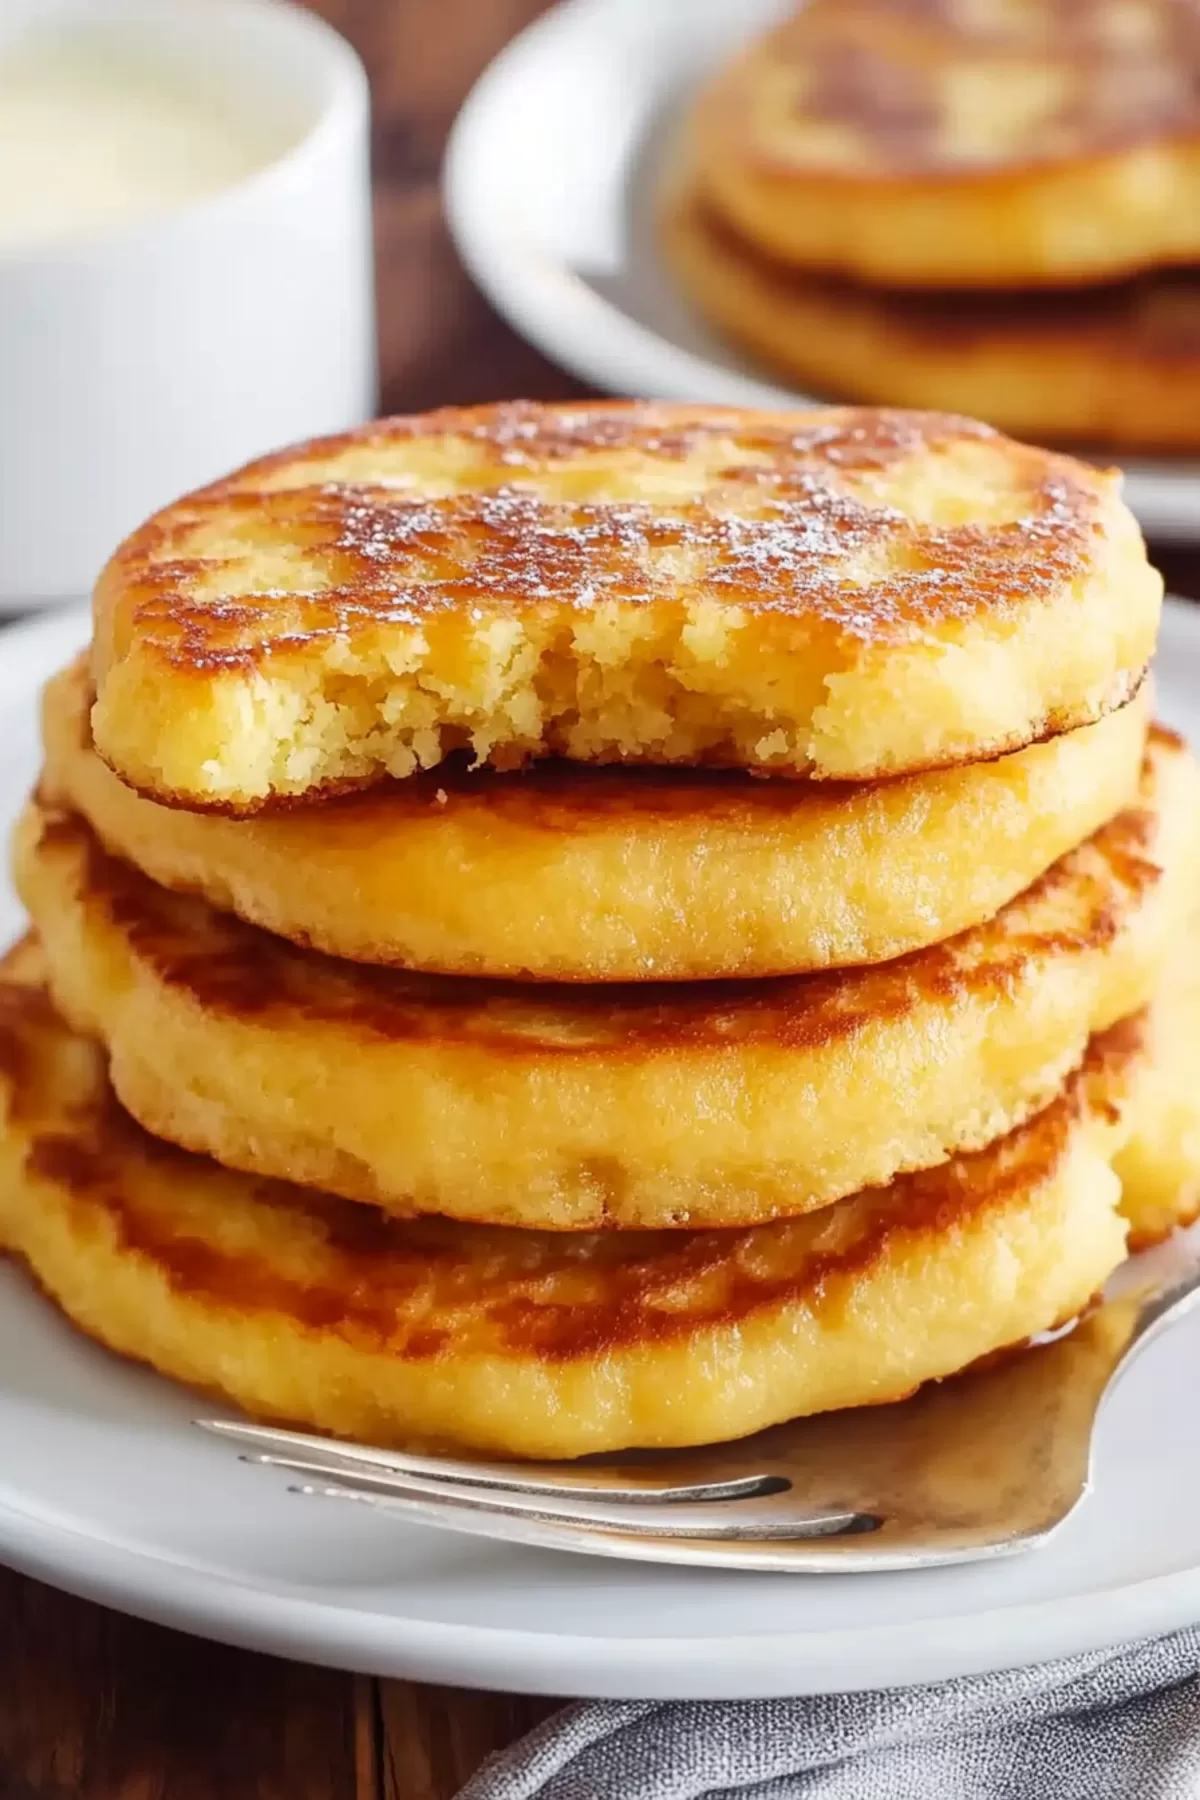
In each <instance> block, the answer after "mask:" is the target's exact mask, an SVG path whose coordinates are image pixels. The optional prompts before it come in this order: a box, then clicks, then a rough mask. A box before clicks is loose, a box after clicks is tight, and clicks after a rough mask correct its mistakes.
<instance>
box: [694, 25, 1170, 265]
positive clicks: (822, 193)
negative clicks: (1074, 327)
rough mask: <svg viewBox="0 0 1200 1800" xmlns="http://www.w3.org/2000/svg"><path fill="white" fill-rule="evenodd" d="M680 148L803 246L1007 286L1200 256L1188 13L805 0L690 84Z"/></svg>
mask: <svg viewBox="0 0 1200 1800" xmlns="http://www.w3.org/2000/svg"><path fill="white" fill-rule="evenodd" d="M689 148H690V150H691V151H692V152H693V153H694V154H695V155H696V156H697V158H698V160H699V167H700V173H701V178H702V181H703V184H704V188H705V191H706V192H707V193H708V195H709V196H710V198H711V199H712V200H713V201H714V202H715V204H716V205H717V206H718V207H719V209H720V211H721V212H722V213H723V214H724V216H725V217H726V218H728V219H729V220H730V221H731V223H733V224H735V225H736V226H737V227H738V229H739V230H740V231H741V232H742V233H743V235H744V236H746V237H748V238H749V239H750V240H751V241H752V242H753V243H756V244H758V245H759V246H760V247H761V248H763V249H764V250H768V251H770V252H772V253H773V254H775V255H777V256H780V257H782V258H783V259H784V260H785V261H787V262H790V263H792V264H794V265H795V266H797V267H800V268H805V269H811V270H822V271H825V272H828V273H837V274H842V275H848V276H852V277H854V278H856V279H859V280H863V281H868V282H881V283H885V284H894V285H896V286H899V287H929V286H933V287H951V288H954V287H963V288H966V287H1006V288H1013V287H1016V288H1020V287H1030V286H1037V285H1042V284H1047V283H1049V284H1062V285H1084V284H1087V283H1092V282H1098V281H1107V280H1112V279H1115V278H1119V277H1122V276H1125V275H1130V274H1136V273H1138V272H1139V271H1142V270H1145V269H1149V268H1159V267H1162V266H1164V265H1168V264H1186V263H1196V262H1200V13H1198V12H1197V9H1196V6H1195V4H1194V0H1094V3H1093V0H1087V3H1085V4H1082V5H1081V4H1080V0H1037V3H1036V4H1030V3H1029V0H988V3H987V4H985V5H980V4H977V3H976V0H808V4H806V5H805V6H804V7H803V8H802V9H801V10H800V11H798V12H797V13H796V14H795V16H794V17H793V18H791V19H789V20H787V21H786V22H785V23H784V24H782V25H780V26H778V27H777V28H775V29H774V30H773V31H772V32H771V33H770V34H769V35H768V36H766V37H765V38H763V39H761V40H760V41H759V42H757V43H755V44H754V45H752V46H751V47H750V48H749V50H747V51H746V52H744V53H743V54H741V55H740V56H739V57H738V58H737V59H736V60H735V61H734V62H733V63H732V64H731V65H729V66H728V67H727V68H726V69H724V70H722V71H721V72H720V73H719V74H718V75H717V76H716V78H715V80H714V81H713V82H712V83H711V84H710V85H709V86H708V88H707V89H706V90H705V91H704V92H703V93H702V95H701V97H700V99H699V101H698V103H697V105H696V109H695V112H694V115H693V118H692V120H691V129H690V145H689Z"/></svg>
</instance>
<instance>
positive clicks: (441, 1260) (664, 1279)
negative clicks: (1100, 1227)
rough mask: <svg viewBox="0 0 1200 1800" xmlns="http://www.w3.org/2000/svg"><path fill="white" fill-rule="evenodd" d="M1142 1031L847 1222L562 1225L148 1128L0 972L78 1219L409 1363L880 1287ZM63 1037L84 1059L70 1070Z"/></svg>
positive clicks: (25, 1077) (572, 1342) (1017, 1189)
mask: <svg viewBox="0 0 1200 1800" xmlns="http://www.w3.org/2000/svg"><path fill="white" fill-rule="evenodd" d="M1143 1036H1144V1031H1143V1024H1142V1021H1141V1019H1140V1018H1136V1019H1131V1020H1126V1021H1123V1022H1122V1023H1121V1024H1120V1025H1118V1026H1117V1027H1115V1028H1113V1029H1112V1030H1111V1031H1110V1032H1108V1033H1106V1034H1104V1035H1103V1036H1101V1037H1098V1038H1097V1039H1096V1040H1095V1041H1094V1043H1093V1044H1092V1046H1091V1047H1090V1049H1089V1052H1088V1056H1087V1059H1086V1061H1085V1064H1084V1066H1083V1068H1082V1069H1081V1070H1080V1071H1079V1072H1078V1073H1077V1074H1076V1075H1075V1076H1074V1077H1072V1079H1071V1081H1070V1082H1069V1083H1068V1086H1067V1088H1066V1090H1065V1092H1064V1094H1063V1095H1062V1097H1060V1099H1058V1100H1057V1101H1056V1102H1055V1103H1054V1104H1053V1105H1051V1106H1050V1107H1048V1108H1047V1109H1046V1110H1045V1111H1044V1112H1043V1113H1041V1114H1040V1115H1039V1116H1038V1117H1037V1118H1036V1119H1035V1120H1033V1121H1031V1122H1030V1123H1029V1124H1027V1125H1025V1126H1024V1127H1022V1129H1021V1130H1020V1131H1018V1132H1015V1133H1013V1134H1011V1135H1010V1136H1009V1137H1008V1138H1005V1139H1003V1140H1002V1141H1000V1142H999V1143H997V1144H995V1145H993V1146H991V1147H990V1148H989V1149H987V1150H985V1151H982V1152H979V1153H977V1154H975V1155H972V1156H963V1157H959V1158H957V1159H955V1160H954V1161H953V1162H951V1163H948V1164H946V1165H943V1166H942V1167H941V1168H939V1169H935V1170H931V1171H927V1172H925V1173H922V1174H918V1175H911V1176H906V1177H904V1178H902V1179H900V1180H898V1181H897V1182H895V1183H893V1184H892V1185H891V1186H890V1187H888V1188H883V1189H878V1190H873V1191H871V1192H869V1193H864V1194H862V1195H858V1196H855V1197H854V1198H853V1199H852V1200H850V1201H848V1202H844V1203H843V1204H842V1206H841V1208H840V1209H839V1216H838V1218H837V1219H836V1220H834V1219H832V1218H831V1217H829V1216H824V1215H823V1216H821V1217H820V1218H812V1219H808V1220H804V1221H790V1222H783V1223H777V1224H773V1225H768V1226H761V1227H757V1228H755V1229H753V1230H750V1231H740V1232H687V1233H680V1232H668V1233H646V1232H625V1233H617V1234H605V1235H601V1236H597V1237H587V1238H564V1237H562V1236H560V1235H558V1234H555V1233H550V1234H546V1233H540V1232H511V1231H504V1230H497V1229H489V1228H487V1227H482V1226H461V1225H455V1224H452V1223H449V1222H445V1221H436V1220H434V1221H430V1220H424V1221H406V1222H403V1223H401V1222H398V1221H395V1220H388V1219H386V1218H384V1217H383V1216H382V1215H381V1214H378V1213H376V1212H374V1211H373V1210H371V1209H370V1208H364V1207H359V1206H354V1205H350V1204H347V1203H345V1202H341V1201H337V1200H333V1199H331V1198H329V1197H327V1196H324V1195H315V1194H312V1193H309V1192H305V1191H302V1190H299V1189H296V1188H291V1187H288V1186H286V1185H284V1184H282V1183H274V1182H262V1181H258V1182H251V1181H248V1180H246V1179H245V1178H240V1177H238V1176H235V1175H231V1174H228V1173H226V1172H225V1171H223V1170H220V1169H218V1167H217V1166H216V1165H215V1164H207V1163H205V1162H203V1161H202V1160H201V1159H198V1158H195V1157H193V1156H190V1155H189V1154H188V1153H186V1152H184V1151H180V1150H177V1149H175V1148H173V1147H172V1146H170V1145H166V1144H164V1143H162V1142H161V1141H160V1140H158V1139H157V1138H153V1137H151V1136H149V1135H148V1134H147V1133H145V1132H143V1131H142V1130H141V1129H140V1127H138V1126H137V1125H136V1124H135V1123H134V1122H133V1121H132V1120H131V1119H130V1118H129V1116H128V1115H127V1114H126V1113H125V1112H124V1111H123V1109H122V1108H121V1107H120V1105H119V1104H118V1103H117V1101H116V1099H115V1097H114V1096H113V1094H112V1091H111V1089H110V1088H109V1086H108V1083H107V1081H106V1080H105V1079H104V1074H103V1065H102V1061H101V1059H100V1057H99V1054H98V1053H96V1052H92V1053H91V1055H90V1059H87V1058H85V1057H84V1055H83V1047H82V1045H81V1044H80V1043H79V1042H78V1041H77V1040H71V1038H70V1036H69V1034H68V1033H67V1032H66V1031H65V1028H64V1027H63V1026H62V1023H61V1021H60V1020H58V1019H57V1017H56V1015H55V1014H54V1012H53V1009H52V1008H51V1007H50V1006H49V1004H48V1002H47V1000H46V997H45V995H44V994H43V993H41V992H39V991H38V990H36V989H30V988H28V987H24V986H16V985H10V984H0V1067H3V1069H4V1070H5V1073H6V1079H7V1080H8V1082H9V1084H10V1091H11V1101H10V1107H9V1114H8V1116H9V1119H10V1121H13V1120H15V1121H18V1122H20V1123H21V1125H22V1126H23V1131H24V1144H23V1162H24V1167H25V1169H26V1171H27V1172H28V1174H29V1175H30V1176H31V1177H33V1178H34V1179H37V1180H43V1181H45V1182H47V1183H49V1184H51V1185H52V1186H53V1187H54V1188H55V1189H56V1190H57V1192H58V1193H59V1195H60V1196H66V1195H69V1196H70V1198H71V1204H72V1205H73V1206H74V1207H75V1208H76V1209H77V1212H78V1219H79V1223H80V1225H81V1227H82V1228H83V1229H85V1230H86V1229H87V1220H88V1216H89V1215H104V1217H105V1218H106V1219H107V1221H108V1222H109V1224H110V1226H111V1227H112V1229H113V1230H114V1232H115V1234H116V1238H117V1242H118V1245H119V1247H120V1249H121V1250H122V1251H125V1252H129V1253H131V1254H133V1255H134V1256H136V1257H139V1258H143V1259H146V1260H147V1261H149V1262H151V1263H153V1264H154V1265H155V1266H157V1267H158V1268H160V1269H161V1270H162V1271H163V1272H164V1273H165V1275H166V1277H167V1281H168V1284H169V1286H170V1287H171V1288H172V1289H174V1290H176V1291H180V1292H186V1293H189V1294H193V1295H199V1296H203V1297H204V1298H205V1299H206V1300H208V1301H210V1302H214V1303H217V1304H219V1305H221V1306H228V1307H230V1308H232V1309H233V1310H234V1311H235V1312H237V1313H238V1314H245V1313H248V1312H255V1311H264V1312H279V1313H282V1314H284V1315H285V1316H286V1317H287V1318H288V1319H289V1320H290V1321H292V1322H294V1323H296V1324H298V1325H301V1326H304V1327H309V1328H313V1329H319V1330H321V1331H329V1332H334V1333H338V1334H343V1335H346V1336H348V1337H352V1338H353V1339H354V1340H355V1341H359V1342H361V1341H363V1340H366V1341H367V1342H369V1343H371V1344H372V1345H374V1346H376V1347H383V1348H386V1349H387V1350H388V1351H389V1353H391V1354H394V1355H396V1356H399V1357H404V1358H406V1359H409V1360H415V1361H425V1360H429V1359H434V1358H437V1357H439V1356H441V1355H442V1354H443V1353H445V1352H446V1350H447V1349H448V1348H449V1347H450V1346H451V1345H452V1344H453V1342H454V1330H455V1319H456V1317H458V1319H459V1321H460V1324H461V1321H462V1317H463V1314H464V1311H465V1314H466V1317H467V1318H468V1319H469V1323H470V1330H471V1333H472V1336H473V1337H475V1336H482V1337H484V1338H486V1339H487V1341H488V1343H489V1345H490V1347H491V1348H493V1349H494V1350H497V1351H501V1352H504V1353H510V1354H517V1355H531V1356H533V1357H535V1358H536V1359H537V1360H538V1361H544V1362H569V1361H572V1360H576V1359H581V1358H587V1359H591V1358H593V1357H597V1356H601V1355H604V1354H606V1353H610V1352H612V1351H615V1350H617V1349H621V1348H628V1347H630V1346H631V1345H637V1344H647V1343H649V1344H662V1343H667V1342H671V1341H673V1340H677V1339H678V1338H680V1337H688V1336H692V1335H694V1334H696V1333H697V1332H698V1331H700V1330H703V1329H704V1328H706V1327H708V1326H711V1325H737V1324H739V1323H744V1322H745V1321H746V1320H747V1319H748V1318H749V1317H750V1316H751V1315H752V1314H754V1313H755V1312H758V1311H761V1310H763V1309H770V1310H774V1309H777V1308H779V1307H780V1306H781V1305H790V1306H804V1307H811V1306H814V1305H819V1303H820V1298H821V1295H822V1294H823V1293H824V1292H825V1291H826V1290H827V1289H829V1288H830V1287H831V1285H833V1284H835V1283H837V1282H842V1281H846V1280H849V1281H851V1282H852V1283H853V1284H855V1285H857V1284H858V1283H860V1282H862V1283H865V1282H868V1281H869V1280H870V1278H871V1276H872V1273H873V1271H874V1270H875V1268H876V1266H877V1264H878V1263H879V1261H880V1259H881V1257H882V1256H883V1255H885V1254H886V1253H887V1251H888V1250H889V1248H890V1246H891V1244H892V1243H894V1240H895V1239H896V1237H897V1236H898V1235H899V1236H902V1237H908V1238H911V1239H912V1240H913V1241H914V1242H917V1241H919V1240H920V1239H922V1238H924V1237H926V1236H929V1237H930V1238H933V1239H937V1240H944V1239H946V1238H948V1237H951V1236H953V1235H954V1234H955V1233H957V1232H961V1231H963V1230H964V1229H966V1228H967V1227H969V1226H970V1225H971V1224H972V1223H973V1222H976V1221H978V1220H980V1219H981V1218H983V1217H985V1216H986V1215H987V1214H988V1213H990V1212H993V1211H994V1212H997V1213H1003V1212H1004V1210H1005V1209H1006V1208H1008V1207H1010V1206H1012V1205H1013V1204H1014V1203H1018V1204H1019V1202H1020V1199H1021V1197H1022V1195H1023V1194H1025V1193H1027V1192H1028V1191H1030V1190H1032V1189H1036V1188H1037V1187H1040V1186H1043V1185H1044V1184H1046V1183H1047V1182H1048V1181H1049V1180H1051V1179H1052V1178H1053V1176H1054V1173H1055V1171H1056V1169H1057V1167H1058V1166H1059V1164H1060V1162H1061V1160H1062V1158H1063V1156H1064V1154H1065V1152H1066V1150H1067V1147H1068V1145H1069V1142H1070V1140H1071V1138H1072V1134H1073V1133H1074V1131H1075V1130H1076V1129H1077V1127H1078V1125H1079V1123H1080V1121H1081V1120H1082V1119H1084V1118H1085V1117H1087V1116H1089V1115H1105V1116H1108V1115H1111V1116H1112V1117H1113V1118H1114V1119H1115V1118H1117V1117H1118V1115H1119V1112H1120V1108H1121V1105H1122V1095H1123V1094H1124V1092H1125V1090H1126V1089H1127V1087H1128V1085H1129V1083H1130V1081H1131V1079H1132V1076H1133V1071H1134V1070H1135V1069H1136V1067H1137V1064H1138V1060H1139V1058H1140V1057H1141V1055H1142V1054H1143V1048H1142V1046H1143ZM68 1045H70V1046H71V1049H70V1055H71V1056H72V1057H73V1058H74V1059H76V1061H77V1063H78V1065H79V1068H80V1070H83V1071H85V1074H84V1077H83V1079H82V1080H79V1079H78V1078H77V1079H75V1080H74V1081H73V1082H71V1083H70V1084H69V1085H67V1084H65V1083H64V1081H63V1063H64V1058H65V1056H66V1055H67V1046H68ZM64 1086H66V1093H64V1091H63V1090H64ZM10 1129H11V1123H10ZM197 1180H198V1181H200V1182H202V1183H206V1184H207V1185H208V1186H209V1187H210V1188H211V1190H212V1192H213V1194H214V1196H215V1201H214V1204H215V1205H216V1206H217V1207H220V1206H221V1205H222V1204H226V1205H228V1207H229V1208H230V1209H231V1211H232V1210H234V1209H242V1210H243V1211H244V1212H245V1213H246V1215H247V1218H248V1220H250V1221H253V1219H254V1217H255V1215H257V1216H258V1219H259V1221H260V1223H261V1233H260V1231H259V1230H255V1229H253V1228H248V1229H245V1230H244V1231H242V1232H240V1233H239V1234H237V1236H239V1237H240V1238H241V1241H242V1243H243V1245H244V1248H243V1250H241V1251H238V1250H236V1249H229V1248H223V1247H221V1246H219V1245H217V1244H215V1243H213V1242H210V1241H207V1240H206V1239H205V1237H204V1236H203V1235H196V1234H195V1233H194V1231H193V1229H192V1228H191V1227H190V1226H189V1224H188V1222H187V1211H186V1208H185V1210H184V1213H183V1216H182V1217H181V1216H180V1214H179V1212H178V1211H177V1210H176V1209H175V1208H173V1206H172V1205H171V1204H170V1200H169V1196H170V1195H171V1193H172V1191H173V1189H174V1188H175V1187H176V1186H178V1185H180V1184H183V1183H188V1182H191V1181H197ZM278 1229H282V1230H284V1231H291V1232H293V1233H294V1234H295V1237H296V1240H297V1241H298V1242H302V1243H303V1244H304V1247H305V1248H304V1256H303V1258H301V1259H300V1260H299V1263H298V1266H299V1267H300V1268H302V1269H303V1274H302V1275H289V1274H288V1272H287V1270H286V1268H285V1267H283V1266H281V1265H280V1264H275V1265H274V1266H272V1257H271V1248H272V1245H271V1240H272V1237H273V1236H274V1235H275V1232H276V1230H278ZM235 1241H236V1238H235ZM560 1283H561V1284H562V1297H561V1299H560V1298H559V1297H558V1295H557V1294H556V1291H555V1290H556V1288H557V1287H558V1285H559V1284H560ZM684 1295H686V1296H687V1302H686V1304H683V1305H681V1304H680V1303H679V1302H680V1301H681V1299H682V1297H683V1296H684Z"/></svg>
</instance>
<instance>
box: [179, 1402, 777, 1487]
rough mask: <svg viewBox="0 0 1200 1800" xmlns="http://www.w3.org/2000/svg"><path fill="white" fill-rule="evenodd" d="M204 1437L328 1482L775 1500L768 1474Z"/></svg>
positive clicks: (259, 1432) (280, 1433)
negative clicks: (382, 1480)
mask: <svg viewBox="0 0 1200 1800" xmlns="http://www.w3.org/2000/svg"><path fill="white" fill-rule="evenodd" d="M195 1423H196V1424H197V1425H199V1426H200V1428H201V1429H202V1430H204V1431H211V1432H214V1433H215V1434H216V1435H217V1436H219V1437H225V1438H231V1439H232V1440H233V1441H234V1442H235V1443H237V1444H241V1445H243V1446H244V1447H245V1448H246V1450H247V1451H249V1452H252V1453H257V1454H258V1456H259V1457H260V1459H261V1460H262V1461H265V1462H271V1461H276V1460H278V1461H280V1462H281V1464H282V1466H284V1467H289V1466H292V1465H291V1459H293V1458H295V1457H297V1456H300V1457H304V1458H306V1459H310V1460H309V1461H308V1463H307V1464H306V1466H308V1467H311V1468H315V1469H316V1470H317V1472H320V1471H321V1470H322V1469H324V1470H327V1471H328V1472H329V1473H330V1474H334V1475H360V1474H361V1475H364V1476H369V1475H370V1474H371V1473H372V1472H373V1471H376V1470H382V1471H383V1472H384V1473H385V1474H386V1473H392V1474H397V1475H414V1476H420V1477H428V1478H429V1479H430V1480H435V1481H439V1482H441V1483H443V1484H454V1485H458V1486H462V1487H471V1488H488V1489H493V1490H499V1491H502V1492H504V1493H517V1494H543V1495H545V1496H547V1497H548V1498H556V1497H558V1496H561V1497H562V1498H564V1499H571V1498H573V1497H574V1496H576V1495H594V1496H595V1497H596V1498H611V1499H613V1500H625V1501H628V1502H629V1503H630V1504H640V1505H646V1504H647V1503H655V1504H657V1503H660V1502H675V1501H696V1502H701V1501H714V1500H735V1499H748V1498H750V1497H751V1496H753V1495H755V1494H766V1493H774V1492H777V1491H778V1489H779V1487H780V1482H781V1478H780V1477H779V1476H778V1475H776V1474H772V1473H771V1472H769V1471H768V1470H765V1469H764V1470H763V1471H762V1472H761V1473H760V1474H750V1475H736V1476H729V1477H726V1478H724V1479H721V1480H715V1481H683V1482H681V1481H678V1480H674V1481H673V1480H672V1479H671V1477H670V1473H669V1471H660V1470H656V1469H654V1468H653V1467H648V1468H647V1469H646V1470H645V1472H644V1477H643V1472H642V1471H641V1470H633V1469H621V1470H620V1471H619V1472H617V1471H611V1472H610V1471H608V1470H606V1469H600V1468H596V1467H595V1466H594V1465H592V1466H590V1467H589V1466H586V1465H585V1466H582V1467H576V1466H572V1465H571V1464H556V1463H498V1462H467V1461H464V1460H462V1459H459V1458H454V1457H438V1456H421V1455H418V1454H416V1453H415V1452H414V1453H410V1452H408V1451H401V1450H380V1449H377V1448H375V1447H374V1446H372V1445H367V1444H348V1443H343V1442H342V1441H341V1440H340V1439H337V1438H325V1437H316V1436H314V1435H312V1434H311V1433H308V1432H303V1431H285V1430H283V1429H278V1428H276V1427H274V1426H270V1425H252V1424H249V1423H246V1422H244V1421H243V1420H241V1419H197V1420H196V1421H195Z"/></svg>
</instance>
